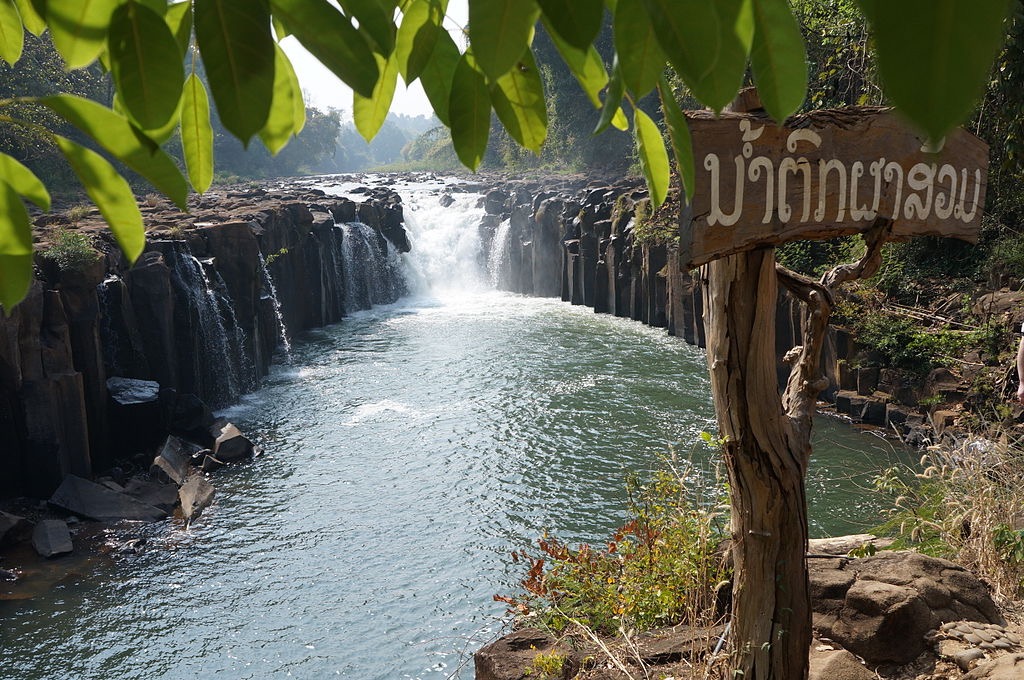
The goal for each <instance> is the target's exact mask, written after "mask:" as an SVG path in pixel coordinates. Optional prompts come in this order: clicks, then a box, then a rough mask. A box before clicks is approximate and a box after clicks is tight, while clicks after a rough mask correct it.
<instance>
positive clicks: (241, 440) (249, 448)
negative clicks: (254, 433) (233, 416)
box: [213, 423, 255, 463]
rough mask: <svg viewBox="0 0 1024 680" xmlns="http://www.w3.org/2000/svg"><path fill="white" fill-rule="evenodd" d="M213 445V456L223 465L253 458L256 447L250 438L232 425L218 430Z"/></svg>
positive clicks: (226, 424) (227, 424)
mask: <svg viewBox="0 0 1024 680" xmlns="http://www.w3.org/2000/svg"><path fill="white" fill-rule="evenodd" d="M215 436H216V441H215V442H214V445H213V456H214V458H216V459H217V460H218V461H220V462H222V463H234V462H236V461H239V460H243V459H245V458H251V457H252V455H253V452H254V449H255V447H254V446H253V443H252V441H250V440H249V438H248V437H246V436H245V435H243V434H242V432H241V431H240V430H239V429H238V428H237V427H235V426H234V425H233V424H231V423H225V424H223V425H221V426H220V427H219V428H218V431H217V433H216V435H215Z"/></svg>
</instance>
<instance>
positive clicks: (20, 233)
mask: <svg viewBox="0 0 1024 680" xmlns="http://www.w3.org/2000/svg"><path fill="white" fill-rule="evenodd" d="M0 220H3V221H0V255H31V254H32V224H31V222H30V221H29V218H28V211H26V210H25V204H24V203H22V202H21V196H19V195H18V191H17V190H16V189H15V188H14V187H13V186H11V185H10V184H8V183H7V182H5V181H3V180H0Z"/></svg>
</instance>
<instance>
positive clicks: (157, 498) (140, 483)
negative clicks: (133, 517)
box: [125, 479, 178, 514]
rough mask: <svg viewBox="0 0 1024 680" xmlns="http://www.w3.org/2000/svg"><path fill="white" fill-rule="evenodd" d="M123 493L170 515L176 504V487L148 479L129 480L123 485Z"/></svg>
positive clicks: (175, 485)
mask: <svg viewBox="0 0 1024 680" xmlns="http://www.w3.org/2000/svg"><path fill="white" fill-rule="evenodd" d="M125 493H127V494H128V495H129V496H131V497H132V498H135V499H136V500H138V501H140V502H142V503H145V504H146V505H152V506H153V507H154V508H159V509H160V510H163V511H165V512H166V513H167V514H171V511H172V510H174V506H176V505H177V504H178V485H177V484H162V483H160V482H154V481H152V480H149V479H131V480H129V481H128V483H127V484H126V485H125Z"/></svg>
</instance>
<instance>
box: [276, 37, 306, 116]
mask: <svg viewBox="0 0 1024 680" xmlns="http://www.w3.org/2000/svg"><path fill="white" fill-rule="evenodd" d="M281 56H282V57H284V61H283V62H282V63H281V66H282V67H283V68H284V71H285V75H286V76H287V77H288V86H289V87H290V88H291V90H292V130H293V132H292V134H295V135H297V134H299V133H300V132H302V129H303V128H304V127H306V100H305V99H304V98H303V96H302V86H301V85H300V84H299V77H298V76H297V75H295V69H294V68H292V62H291V61H289V59H288V55H287V54H284V53H283V52H282V53H281ZM275 77H276V75H275Z"/></svg>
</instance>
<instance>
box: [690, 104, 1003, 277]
mask: <svg viewBox="0 0 1024 680" xmlns="http://www.w3.org/2000/svg"><path fill="white" fill-rule="evenodd" d="M688 117H689V121H688V122H689V124H690V129H691V131H692V137H693V148H694V158H695V160H696V190H695V191H694V198H693V201H692V202H691V204H690V210H689V214H688V215H684V217H683V219H684V224H683V226H682V229H681V236H682V243H681V248H682V252H683V253H685V254H686V255H687V257H686V259H685V262H686V265H687V268H692V267H695V266H698V265H701V264H705V263H707V262H710V261H711V260H713V259H715V258H716V257H721V256H722V255H729V254H732V253H737V252H741V251H744V250H749V249H751V248H754V247H757V246H763V245H776V244H779V243H784V242H786V241H792V240H796V239H820V238H833V237H836V236H842V235H846V234H855V233H859V232H864V231H867V230H868V229H869V228H870V227H871V226H872V224H873V223H874V222H875V220H876V219H877V218H879V217H881V218H886V219H889V220H892V223H893V229H892V234H891V237H892V238H897V239H901V238H909V237H912V236H924V235H931V236H949V237H954V238H960V239H964V240H968V241H972V242H973V241H975V240H976V239H977V234H978V230H979V228H980V226H981V215H982V208H983V206H984V203H985V186H986V182H987V169H988V145H987V144H985V142H983V141H981V140H980V139H978V138H977V137H975V136H974V135H972V134H970V133H968V132H966V131H964V130H956V131H955V132H954V133H952V134H950V135H949V136H948V137H947V138H946V139H945V140H943V141H942V142H940V143H939V144H937V145H934V146H935V147H936V148H935V149H934V150H932V149H930V145H929V144H928V143H927V140H926V139H924V138H923V137H921V136H919V135H918V134H917V133H915V132H914V131H913V130H911V129H910V128H909V127H908V126H907V125H906V124H905V123H904V122H903V121H902V120H900V118H899V117H898V116H897V115H896V114H894V113H891V112H889V111H888V110H886V109H878V108H850V109H841V110H832V111H816V112H813V113H809V114H805V115H803V116H795V117H793V118H791V119H790V120H789V121H787V124H786V125H785V126H780V125H777V124H775V123H774V122H772V121H771V119H769V118H767V117H765V116H763V115H761V116H759V115H756V114H736V113H724V114H722V115H721V116H720V117H718V118H715V117H714V116H713V115H712V114H711V113H704V112H694V113H691V114H690V115H689V116H688ZM687 222H688V223H687Z"/></svg>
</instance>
